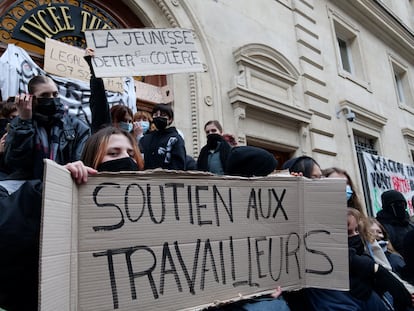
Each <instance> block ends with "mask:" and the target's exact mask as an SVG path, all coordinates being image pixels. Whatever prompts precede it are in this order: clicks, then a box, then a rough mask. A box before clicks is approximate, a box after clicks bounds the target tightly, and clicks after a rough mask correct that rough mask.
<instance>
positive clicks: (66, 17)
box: [60, 6, 75, 30]
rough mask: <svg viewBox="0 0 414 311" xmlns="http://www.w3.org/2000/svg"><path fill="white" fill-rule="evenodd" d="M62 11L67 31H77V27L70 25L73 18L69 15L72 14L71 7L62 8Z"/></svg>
mask: <svg viewBox="0 0 414 311" xmlns="http://www.w3.org/2000/svg"><path fill="white" fill-rule="evenodd" d="M60 10H61V11H62V16H63V20H64V21H65V25H66V30H75V26H73V25H72V24H71V23H70V20H71V16H70V15H68V12H70V9H69V7H67V6H62V7H60Z"/></svg>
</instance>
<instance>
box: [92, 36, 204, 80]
mask: <svg viewBox="0 0 414 311" xmlns="http://www.w3.org/2000/svg"><path fill="white" fill-rule="evenodd" d="M85 39H86V42H87V45H88V47H90V48H93V49H94V50H95V57H94V59H93V62H92V64H93V68H94V70H95V74H96V76H97V77H113V76H119V77H123V76H147V75H154V74H170V73H187V72H203V71H204V69H203V66H202V63H201V61H200V57H199V53H198V51H197V47H196V45H195V42H194V36H193V32H192V31H191V30H188V29H180V28H170V29H147V28H138V29H108V30H87V31H85Z"/></svg>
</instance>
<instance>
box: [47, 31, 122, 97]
mask: <svg viewBox="0 0 414 311" xmlns="http://www.w3.org/2000/svg"><path fill="white" fill-rule="evenodd" d="M84 55H85V50H83V49H81V48H78V47H75V46H72V45H69V44H66V43H63V42H60V41H57V40H53V39H50V38H46V44H45V62H44V67H43V69H44V70H45V71H46V72H48V73H51V74H54V75H58V76H61V77H65V78H72V79H79V80H82V81H85V82H88V83H89V80H90V76H91V72H90V70H89V65H88V64H87V62H86V61H85V59H84V58H83V56H84ZM103 81H104V85H105V89H106V90H108V91H112V92H119V93H122V92H123V91H124V81H123V80H122V79H121V78H104V79H103Z"/></svg>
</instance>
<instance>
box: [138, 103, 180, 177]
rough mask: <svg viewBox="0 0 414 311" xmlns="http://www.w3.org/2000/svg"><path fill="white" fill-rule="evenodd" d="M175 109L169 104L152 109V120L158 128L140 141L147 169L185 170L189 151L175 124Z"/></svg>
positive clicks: (158, 105)
mask: <svg viewBox="0 0 414 311" xmlns="http://www.w3.org/2000/svg"><path fill="white" fill-rule="evenodd" d="M173 120H174V111H173V110H172V108H171V106H170V105H169V104H157V105H155V106H154V108H153V109H152V121H153V123H154V125H155V126H156V128H157V130H156V131H152V132H149V133H147V134H146V135H144V136H143V137H142V138H141V140H140V141H139V145H140V149H141V152H142V153H143V154H144V163H145V169H146V170H147V169H155V168H163V169H168V170H185V169H186V159H187V153H186V150H185V143H184V139H183V138H182V136H181V135H180V134H179V133H178V131H177V129H176V128H175V127H174V126H171V124H172V122H173Z"/></svg>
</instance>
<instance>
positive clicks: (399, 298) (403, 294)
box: [375, 265, 411, 311]
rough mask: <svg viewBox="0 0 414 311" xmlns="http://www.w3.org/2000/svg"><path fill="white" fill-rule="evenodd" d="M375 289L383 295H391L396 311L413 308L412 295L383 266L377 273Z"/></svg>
mask: <svg viewBox="0 0 414 311" xmlns="http://www.w3.org/2000/svg"><path fill="white" fill-rule="evenodd" d="M375 289H376V290H377V291H378V292H379V293H380V294H381V295H382V294H383V293H385V292H389V293H390V294H391V296H392V297H393V298H394V308H395V310H396V311H405V310H406V309H407V308H408V307H409V306H411V295H410V293H409V292H408V291H407V289H406V288H405V286H404V285H403V284H402V283H401V282H400V281H399V280H398V279H396V278H395V277H394V276H393V275H392V274H391V273H390V272H389V271H388V270H387V269H385V268H384V267H383V266H381V265H379V266H378V271H377V272H376V273H375Z"/></svg>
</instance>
